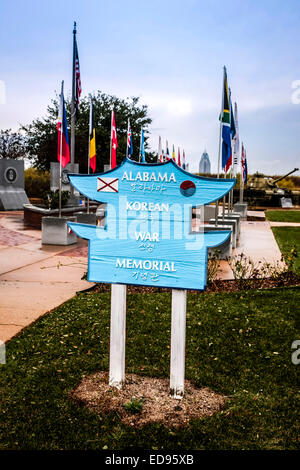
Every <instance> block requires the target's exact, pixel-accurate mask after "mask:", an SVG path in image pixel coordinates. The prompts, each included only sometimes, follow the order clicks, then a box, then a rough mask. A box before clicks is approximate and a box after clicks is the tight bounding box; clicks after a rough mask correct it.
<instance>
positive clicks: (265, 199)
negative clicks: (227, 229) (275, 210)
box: [244, 168, 300, 207]
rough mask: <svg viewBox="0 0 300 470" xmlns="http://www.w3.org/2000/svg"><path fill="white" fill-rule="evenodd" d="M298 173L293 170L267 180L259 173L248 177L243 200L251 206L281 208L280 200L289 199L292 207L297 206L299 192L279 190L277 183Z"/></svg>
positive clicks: (286, 189) (285, 189)
mask: <svg viewBox="0 0 300 470" xmlns="http://www.w3.org/2000/svg"><path fill="white" fill-rule="evenodd" d="M295 171H299V168H294V169H293V170H292V171H289V172H288V173H286V174H285V175H283V176H280V177H279V178H276V179H274V178H269V177H267V176H264V175H261V174H259V173H257V174H254V175H252V176H249V177H248V183H247V186H246V188H245V189H244V199H245V200H247V201H248V204H249V205H251V206H267V207H269V206H270V207H281V205H282V202H281V198H289V199H291V202H292V204H293V205H299V202H300V191H297V190H291V189H289V188H280V187H279V186H278V185H277V183H278V182H279V181H281V180H283V179H284V178H286V177H287V176H289V175H291V174H292V173H295Z"/></svg>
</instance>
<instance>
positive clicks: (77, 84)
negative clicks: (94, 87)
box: [75, 38, 82, 110]
mask: <svg viewBox="0 0 300 470" xmlns="http://www.w3.org/2000/svg"><path fill="white" fill-rule="evenodd" d="M81 91H82V90H81V78H80V67H79V56H78V48H77V42H76V38H75V101H76V109H77V110H78V107H79V98H80V95H81Z"/></svg>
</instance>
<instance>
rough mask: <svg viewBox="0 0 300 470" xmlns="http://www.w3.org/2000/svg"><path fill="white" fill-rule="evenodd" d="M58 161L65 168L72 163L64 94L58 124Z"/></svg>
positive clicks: (61, 96) (61, 98)
mask: <svg viewBox="0 0 300 470" xmlns="http://www.w3.org/2000/svg"><path fill="white" fill-rule="evenodd" d="M57 159H58V161H59V162H60V164H61V166H62V167H63V168H65V166H66V165H67V164H68V163H69V161H70V147H69V137H68V127H67V115H66V107H65V100H64V95H63V93H61V94H60V102H59V110H58V122H57Z"/></svg>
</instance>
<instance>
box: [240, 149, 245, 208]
mask: <svg viewBox="0 0 300 470" xmlns="http://www.w3.org/2000/svg"><path fill="white" fill-rule="evenodd" d="M243 158H244V144H243V142H242V154H241V158H240V168H241V173H240V175H241V177H240V204H242V203H243V199H244V175H243V164H242V160H243Z"/></svg>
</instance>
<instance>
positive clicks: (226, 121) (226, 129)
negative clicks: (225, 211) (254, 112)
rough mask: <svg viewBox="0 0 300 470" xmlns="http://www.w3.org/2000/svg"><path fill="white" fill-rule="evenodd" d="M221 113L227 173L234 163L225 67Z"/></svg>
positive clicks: (224, 164) (224, 166)
mask: <svg viewBox="0 0 300 470" xmlns="http://www.w3.org/2000/svg"><path fill="white" fill-rule="evenodd" d="M222 108H223V109H222V113H221V122H222V168H223V170H224V171H225V173H226V172H227V171H228V170H229V168H230V167H231V164H232V152H231V128H230V113H231V111H230V100H229V90H228V83H227V72H226V68H225V67H224V83H223V107H222Z"/></svg>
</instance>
